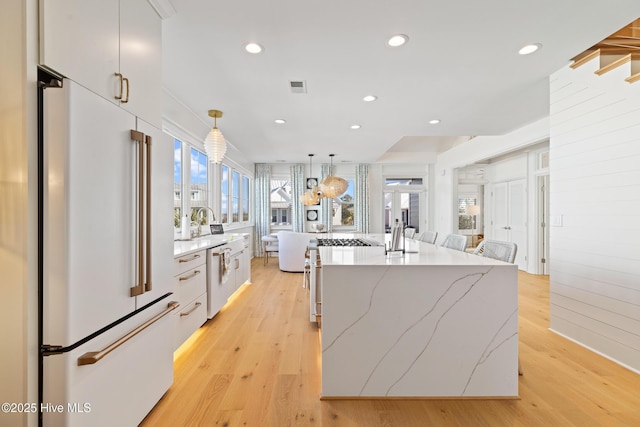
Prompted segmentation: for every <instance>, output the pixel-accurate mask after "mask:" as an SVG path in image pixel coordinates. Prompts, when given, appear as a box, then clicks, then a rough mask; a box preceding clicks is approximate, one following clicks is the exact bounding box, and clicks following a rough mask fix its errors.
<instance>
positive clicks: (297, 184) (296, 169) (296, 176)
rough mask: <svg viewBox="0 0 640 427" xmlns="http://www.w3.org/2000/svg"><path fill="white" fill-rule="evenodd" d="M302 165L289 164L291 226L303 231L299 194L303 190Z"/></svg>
mask: <svg viewBox="0 0 640 427" xmlns="http://www.w3.org/2000/svg"><path fill="white" fill-rule="evenodd" d="M305 187H306V185H305V180H304V165H302V164H295V165H291V228H292V230H293V231H297V232H303V231H304V220H305V218H304V213H305V212H304V205H303V204H302V202H301V201H300V196H301V195H302V193H303V192H304V191H305Z"/></svg>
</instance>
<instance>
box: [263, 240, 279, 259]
mask: <svg viewBox="0 0 640 427" xmlns="http://www.w3.org/2000/svg"><path fill="white" fill-rule="evenodd" d="M262 244H263V248H262V249H263V251H264V265H267V264H269V254H273V253H274V252H278V251H279V249H278V238H277V237H276V236H262Z"/></svg>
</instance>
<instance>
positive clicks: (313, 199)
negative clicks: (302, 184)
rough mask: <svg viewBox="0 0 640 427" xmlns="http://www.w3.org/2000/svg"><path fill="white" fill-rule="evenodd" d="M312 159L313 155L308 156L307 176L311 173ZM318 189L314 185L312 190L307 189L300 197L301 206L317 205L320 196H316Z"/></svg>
mask: <svg viewBox="0 0 640 427" xmlns="http://www.w3.org/2000/svg"><path fill="white" fill-rule="evenodd" d="M312 158H313V154H309V175H311V174H312V173H313V168H312V165H311V159H312ZM319 192H320V189H319V188H318V186H317V185H314V186H313V188H310V189H308V190H307V191H305V192H304V193H302V195H301V196H300V200H301V201H302V204H303V205H305V206H313V205H317V204H318V200H320V195H319V194H318V193H319Z"/></svg>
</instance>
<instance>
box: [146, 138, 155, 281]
mask: <svg viewBox="0 0 640 427" xmlns="http://www.w3.org/2000/svg"><path fill="white" fill-rule="evenodd" d="M152 141H153V138H151V136H150V135H145V138H144V143H145V146H146V148H147V149H146V152H147V155H146V166H147V180H146V184H147V185H146V188H145V192H146V194H145V196H146V197H145V199H146V206H145V216H146V225H147V226H146V233H147V239H146V248H145V252H146V260H145V261H146V262H145V264H146V265H145V268H146V276H147V281H146V283H145V284H144V291H145V292H149V291H151V289H152V284H151V142H152Z"/></svg>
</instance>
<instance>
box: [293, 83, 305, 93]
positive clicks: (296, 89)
mask: <svg viewBox="0 0 640 427" xmlns="http://www.w3.org/2000/svg"><path fill="white" fill-rule="evenodd" d="M289 87H290V88H291V93H307V82H305V81H304V80H292V81H290V82H289Z"/></svg>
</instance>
